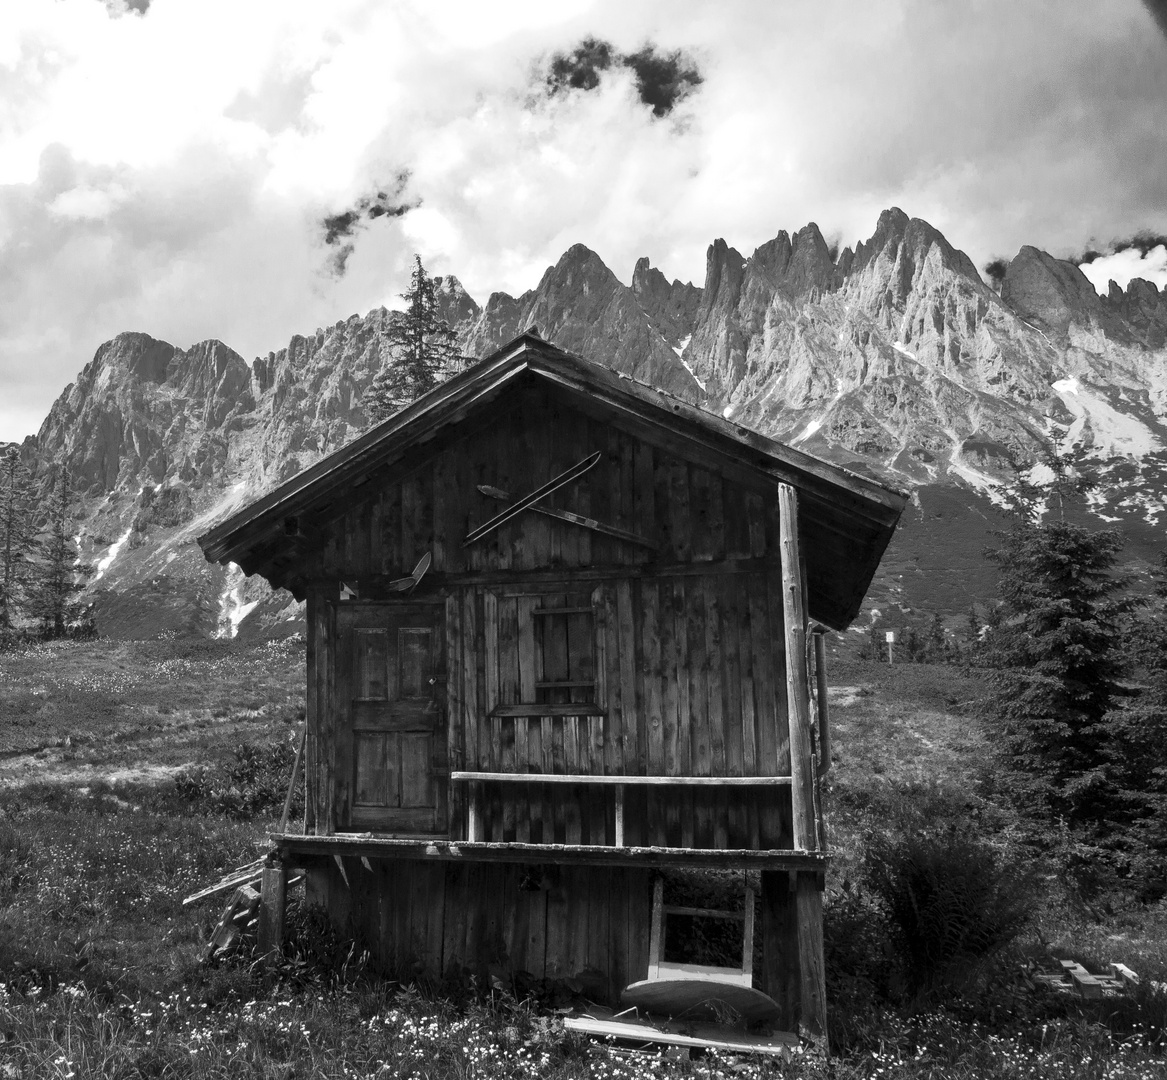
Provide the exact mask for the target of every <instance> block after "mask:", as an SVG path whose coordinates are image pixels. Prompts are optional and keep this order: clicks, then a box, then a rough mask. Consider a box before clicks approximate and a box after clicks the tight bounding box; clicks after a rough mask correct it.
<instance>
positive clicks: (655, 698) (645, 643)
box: [638, 581, 665, 773]
mask: <svg viewBox="0 0 1167 1080" xmlns="http://www.w3.org/2000/svg"><path fill="white" fill-rule="evenodd" d="M639 593H640V611H639V613H638V614H639V618H640V662H641V672H640V677H641V679H642V681H643V685H644V706H643V710H642V712H641V720H642V722H643V723H644V724H645V725H646V727H647V739H646V743H647V750H648V763H647V764H648V769H647V771H648V772H649V773H661V772H663V771H664V768H665V742H664V737H665V732H664V725H663V723H662V701H661V690H662V678H663V676H664V672H663V670H662V656H661V639H660V612H661V610H662V608H661V604H660V600H659V592H658V585H657V582H655V581H643V582H640V583H639Z"/></svg>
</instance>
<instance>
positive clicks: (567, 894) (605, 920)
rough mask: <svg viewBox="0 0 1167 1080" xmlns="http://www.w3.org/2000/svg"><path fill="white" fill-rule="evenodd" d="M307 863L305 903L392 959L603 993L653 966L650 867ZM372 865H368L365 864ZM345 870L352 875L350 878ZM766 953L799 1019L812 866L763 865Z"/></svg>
mask: <svg viewBox="0 0 1167 1080" xmlns="http://www.w3.org/2000/svg"><path fill="white" fill-rule="evenodd" d="M343 863H344V875H343V876H342V874H341V872H340V870H339V868H338V867H337V865H336V864H335V863H334V862H330V863H325V864H321V865H319V866H317V867H315V868H311V869H309V872H308V893H307V898H308V902H309V903H312V904H318V905H321V906H323V907H325V908H326V909H327V910H328V912H329V913H330V915H331V916H332V919H333V921H334V922H335V923H336V925H337V926H338V928H340V929H342V930H344V931H349V932H352V933H354V934H355V935H356V936H358V937H359V939H360V940H361V941H362V942H363V943H364V944H365V945H367V946H368V947H369V948H370V950H371V951H372V952H373V953H374V955H375V956H376V957H377V959H378V961H379V962H380V963H381V964H382V965H384V966H385V967H386V969H388V970H405V971H408V972H410V973H411V974H412V973H417V974H424V975H425V976H426V977H428V978H432V979H440V978H443V977H451V978H453V979H457V980H463V981H464V980H465V979H466V978H467V977H468V976H469V975H475V976H477V977H478V979H479V982H480V985H485V984H486V981H487V980H488V979H489V977H490V975H491V974H498V973H499V972H503V973H506V974H507V976H508V977H509V976H511V975H515V974H519V973H524V974H525V975H526V976H529V977H531V978H534V979H552V980H554V979H574V980H576V981H577V982H578V983H580V984H581V985H582V987H583V992H584V993H585V994H586V996H587V997H588V998H590V999H591V1000H593V1001H595V1002H596V1003H597V1004H607V1005H615V1004H616V1003H617V1002H618V1001H619V998H620V992H621V991H622V990H623V989H624V987H625V986H627V985H628V984H629V983H631V982H635V981H636V980H638V979H643V978H645V977H646V975H647V973H648V948H649V935H650V930H651V924H652V890H653V881H654V877H655V873H656V872H655V871H653V870H651V869H649V868H647V867H631V868H615V867H586V866H570V865H558V866H554V865H550V866H532V865H519V864H506V863H462V862H442V861H432V862H431V861H415V860H388V859H378V860H370V861H369V862H368V865H367V866H366V865H365V863H364V862H363V861H362V860H361V859H358V858H354V857H351V856H347V857H344V859H343ZM370 868H371V869H370ZM345 878H347V883H346V880H345ZM761 885H762V890H761V914H762V919H761V924H760V930H761V938H762V954H763V962H762V965H761V966H760V968H756V969H755V976H754V980H755V984H756V985H757V986H758V987H759V989H762V990H764V991H765V992H766V993H768V994H769V995H770V996H771V997H772V998H774V1000H775V1001H776V1002H777V1003H778V1007H779V1027H780V1028H782V1029H783V1030H787V1031H797V1030H799V1019H800V1000H801V997H802V993H803V991H802V989H801V985H800V984H801V981H802V980H801V977H800V975H801V964H800V958H799V932H798V923H799V914H798V908H797V904H796V898H797V896H798V892H799V889H800V888H803V889H804V891H805V888H809V889H811V890H814V888H815V881H814V874H813V873H811V874H805V873H799V874H796V873H791V872H787V871H780V872H779V871H767V872H764V873H763V874H762V875H761Z"/></svg>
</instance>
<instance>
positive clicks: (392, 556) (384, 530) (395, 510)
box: [374, 481, 416, 578]
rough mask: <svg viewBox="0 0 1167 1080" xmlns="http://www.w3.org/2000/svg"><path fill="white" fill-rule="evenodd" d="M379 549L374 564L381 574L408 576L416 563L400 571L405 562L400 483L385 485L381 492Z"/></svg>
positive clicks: (393, 576)
mask: <svg viewBox="0 0 1167 1080" xmlns="http://www.w3.org/2000/svg"><path fill="white" fill-rule="evenodd" d="M380 501H381V507H382V508H381V547H380V551H379V552H378V553H377V558H376V559H375V560H374V562H376V563H378V564H379V565H380V567H381V572H382V573H383V574H387V575H388V576H389V577H390V578H398V577H402V576H404V574H408V573H409V571H410V570H412V569H413V567H414V566H415V565H416V561H415V562H414V563H411V564H410V565H409V568H408V569H406V570H404V571H403V570H402V565H403V563H404V562H405V560H404V559H403V558H402V555H401V483H400V481H394V482H392V483H389V484H386V485H385V487H384V488H383V489H382V490H381V496H380Z"/></svg>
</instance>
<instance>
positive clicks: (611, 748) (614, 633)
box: [592, 584, 624, 774]
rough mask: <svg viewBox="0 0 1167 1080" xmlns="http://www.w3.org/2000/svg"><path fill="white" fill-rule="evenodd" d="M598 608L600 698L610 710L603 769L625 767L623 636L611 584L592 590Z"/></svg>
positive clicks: (604, 727) (604, 733)
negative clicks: (621, 685) (621, 675)
mask: <svg viewBox="0 0 1167 1080" xmlns="http://www.w3.org/2000/svg"><path fill="white" fill-rule="evenodd" d="M592 605H593V606H594V608H595V611H596V700H597V701H598V702H600V703H601V704H602V705H603V706H604V708H605V709H606V710H607V715H606V716H604V717H602V718H601V726H602V743H603V745H602V750H601V757H600V762H601V767H600V770H599V771H600V772H604V773H609V774H618V773H621V772H623V771H624V761H623V755H622V752H621V751H622V732H623V719H624V717H623V712H624V708H623V703H622V702H621V699H620V662H619V654H620V639H619V633H620V628H619V624H618V623H617V621H616V594H615V590H614V589H613V588H612V586H611V585H607V584H604V585H599V586H597V587H596V589H595V590H594V591H593V592H592Z"/></svg>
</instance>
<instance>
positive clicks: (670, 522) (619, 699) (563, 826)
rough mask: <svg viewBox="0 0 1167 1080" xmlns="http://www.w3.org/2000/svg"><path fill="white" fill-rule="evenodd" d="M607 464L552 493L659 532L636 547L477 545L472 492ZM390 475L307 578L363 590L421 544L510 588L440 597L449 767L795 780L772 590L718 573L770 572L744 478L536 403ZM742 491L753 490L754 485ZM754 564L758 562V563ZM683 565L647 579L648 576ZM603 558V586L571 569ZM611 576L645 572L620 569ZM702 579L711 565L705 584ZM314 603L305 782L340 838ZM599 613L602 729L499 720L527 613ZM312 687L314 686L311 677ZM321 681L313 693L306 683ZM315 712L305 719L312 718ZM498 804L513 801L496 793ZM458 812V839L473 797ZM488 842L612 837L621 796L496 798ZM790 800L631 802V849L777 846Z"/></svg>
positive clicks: (325, 618)
mask: <svg viewBox="0 0 1167 1080" xmlns="http://www.w3.org/2000/svg"><path fill="white" fill-rule="evenodd" d="M597 450H598V451H599V452H600V454H601V458H600V461H599V463H598V464H597V465H596V466H595V468H593V469H592V470H591V471H589V472H588V473H587V474H586V475H585V477H583V478H582V479H581V480H580V481H579V482H577V483H574V484H572V485H570V486H569V487H567V488H565V489H563V491H562V492H559V493H557V494H556V495H555V496H554V497H553V498H552V500H551V501H552V504H553V505H557V506H559V507H561V508H563V509H568V510H573V511H576V512H579V513H584V514H591V515H593V516H595V517H597V518H599V519H601V520H604V521H606V522H609V523H611V524H613V525H616V526H619V527H620V528H623V529H627V530H631V531H633V532H636V533H638V534H640V535H643V536H645V537H647V538H649V539H651V540H652V541H653V542H654V543H655V544H656V545H657V546H658V547H657V551H656V552H655V553H653V552H652V551H650V550H649V549H648V548H645V547H642V546H638V545H634V544H630V543H627V542H625V541H622V540H618V539H614V538H611V537H607V536H603V535H599V534H596V533H592V532H590V531H588V530H585V529H582V528H580V527H579V526H576V525H572V524H568V523H564V522H561V521H557V520H553V519H551V518H548V517H545V516H542V515H539V514H535V513H524V514H521V515H519V516H518V517H516V518H515V519H514V520H512V521H511V522H509V523H507V524H505V525H504V526H502V527H501V528H499V529H497V530H496V531H495V532H494V533H492V534H490V535H489V536H488V537H486V538H485V539H484V540H482V541H480V542H477V543H475V544H473V545H471V546H470V547H469V548H466V547H463V544H462V541H463V538H464V537H465V535H466V533H467V532H468V531H469V530H470V529H471V528H473V527H475V526H477V525H478V524H481V523H482V522H483V521H485V520H486V519H487V518H489V517H490V516H492V515H493V514H495V513H496V512H497V510H498V509H499V507H500V504H499V503H498V502H496V501H494V500H491V499H489V498H487V497H486V496H483V495H481V494H480V493H479V492H478V491H477V489H476V485H478V484H490V485H493V486H496V487H500V488H503V489H504V490H507V491H509V492H511V493H512V494H516V495H518V494H522V493H525V492H528V491H530V490H532V489H534V488H536V487H538V486H539V485H540V484H542V483H544V482H546V481H547V480H548V479H549V478H550V477H551V476H553V475H555V474H557V473H558V472H560V471H562V470H563V469H565V468H567V467H568V466H570V465H571V464H573V463H575V462H577V461H579V460H581V459H582V458H584V457H586V456H587V455H589V454H590V453H593V452H595V451H597ZM410 470H411V471H407V472H406V473H405V474H404V475H400V476H395V477H394V478H392V480H391V481H385V480H383V479H379V478H377V477H372V478H370V479H369V480H368V481H367V492H368V494H367V496H366V497H365V498H364V499H363V500H362V495H363V494H364V493H365V490H366V488H365V486H361V487H358V488H356V489H355V490H354V491H353V493H352V495H353V498H352V502H351V506H350V509H349V510H348V511H346V513H345V514H344V515H343V516H342V517H341V518H339V519H337V521H336V522H335V523H334V525H333V526H331V527H330V528H329V530H328V531H327V533H326V535H325V537H324V539H323V542H322V543H321V544H320V546H319V548H318V549H317V551H316V555H315V564H314V568H313V569H312V571H311V576H313V577H314V578H315V579H316V580H318V581H330V582H338V581H342V580H343V581H346V582H350V583H359V582H360V581H361V579H362V578H366V577H367V578H381V579H382V580H383V579H384V578H385V577H395V576H400V575H402V574H404V573H406V572H408V571H409V570H410V569H411V568H412V567H413V566H414V564H415V563H416V562H417V561H418V559H419V558H421V556H422V555H423V554H424V553H425V552H426V551H429V552H431V553H432V556H433V565H432V569H431V574H432V575H433V576H432V577H431V579H430V580H431V582H434V581H437V580H440V578H439V575H457V574H471V573H478V572H493V573H494V574H495V575H502V576H504V577H505V576H509V575H513V577H512V578H511V582H512V583H511V584H505V585H500V584H491V585H489V586H486V585H466V586H461V587H453V588H450V589H449V590H448V592H447V596H446V606H445V622H446V635H447V637H446V640H447V646H448V647H447V672H446V675H447V692H448V701H449V710H450V713H449V715H450V731H449V745H448V759H449V761H450V765H451V767H452V768H468V769H475V768H478V769H490V770H503V771H510V770H512V769H514V770H517V771H529V772H535V771H550V772H574V771H579V772H584V773H610V774H621V773H624V774H633V775H635V774H645V773H649V774H662V775H687V774H696V775H710V776H717V775H728V776H734V775H754V774H763V775H769V774H780V775H784V774H787V773H788V772H789V751H788V738H787V730H788V729H787V722H786V708H785V693H784V682H783V674H782V664H783V657H782V640H783V635H782V632H781V625H782V624H781V618H782V617H781V596H780V589H779V588H778V587H777V586H776V585H775V582H774V581H773V580H771V575H770V574H769V573H766V572H763V571H756V572H749V573H740V572H729V571H731V570H733V569H734V567H733V565H732V564H730V563H729V562H728V561H729V560H754V561H752V562H751V563H750V564H749V565H750V566H752V567H754V568H757V567H758V566H759V565H763V566H765V565H766V564H767V561H768V560H773V564H774V567H775V569H776V566H777V560H778V539H777V538H778V521H777V507H776V505H775V504H774V503H773V502H772V501H771V498H770V495H768V494H767V492H766V490H765V489H764V488H759V487H753V486H750V485H749V483H748V481H749V480H750V477H749V476H747V475H733V476H723V475H720V474H719V473H717V472H715V471H713V470H712V469H711V468H707V467H705V466H704V465H703V464H701V463H700V462H698V461H687V460H683V459H681V458H680V457H677V456H676V455H675V454H673V453H671V452H669V451H667V450H665V449H662V448H661V447H657V446H652V445H649V444H647V443H646V442H644V441H643V440H641V439H640V438H638V437H637V436H635V435H633V434H631V433H629V432H627V431H624V430H622V429H620V428H617V427H614V426H613V425H611V424H610V423H606V422H602V421H600V420H598V419H594V418H592V417H589V416H587V415H585V414H584V413H582V412H580V411H579V410H578V409H567V408H564V407H562V406H561V405H559V404H558V403H557V402H556V400H555V398H554V396H553V395H551V394H549V393H548V392H547V391H546V390H545V389H540V390H534V391H530V392H528V393H527V394H526V396H525V397H522V398H521V399H520V400H519V402H518V404H517V405H516V406H515V407H514V408H512V409H510V410H509V411H507V412H504V413H500V414H499V415H498V416H496V417H493V418H492V420H491V423H490V424H489V425H485V426H480V427H479V428H477V429H476V430H474V431H471V432H470V433H468V434H465V435H463V436H462V437H460V438H459V439H458V440H457V441H455V442H452V443H448V444H446V445H444V446H437V444H435V450H434V451H433V452H432V453H430V454H429V456H428V457H425V458H423V459H418V460H416V461H415V462H414V463H413V464H412V465H411V466H410ZM754 480H755V481H757V482H758V483H761V481H760V480H758V479H757V478H756V477H755V478H754ZM757 560H761V564H760V563H759V562H758V561H757ZM653 563H656V564H665V565H669V564H671V565H673V566H676V565H677V564H678V563H683V564H689V566H688V570H687V572H686V573H683V574H680V573H674V574H672V575H671V576H652V575H651V564H653ZM597 566H598V567H605V568H607V569H608V572H609V573H612V572H614V574H615V576H613V577H611V578H609V579H608V580H606V581H604V582H603V583H602V584H600V585H599V586H598V587H597V586H596V585H595V583H594V582H593V583H588V584H584V583H581V582H573V581H572V580H571V571H572V570H575V569H586V568H588V567H597ZM623 566H635V567H636V568H637V572H638V575H643V576H636V577H628V578H620V577H619V576H618V575H619V570H620V568H621V567H623ZM703 566H708V572H704V573H703V572H701V569H702V567H703ZM548 569H551V570H556V569H559V570H562V571H564V578H563V580H562V582H561V583H560V584H559V585H558V586H557V587H551V588H546V589H536V588H534V587H531V586H529V585H526V584H524V583H523V578H524V575H525V574H526V573H527V572H528V571H536V570H548ZM315 595H316V599H315V601H314V606H313V610H312V613H311V614H310V621H311V625H312V635H313V638H314V646H313V653H312V657H313V658H312V661H311V665H310V668H311V670H310V671H309V699H310V705H309V708H310V710H312V708H313V706H312V704H311V703H312V702H313V701H314V702H315V703H316V705H315V711H314V713H310V729H311V732H312V734H311V736H310V738H309V754H308V765H309V775H310V776H311V777H313V782H314V786H315V795H314V797H313V798H312V800H311V801H312V807H313V809H312V810H311V811H310V814H311V815H314V818H315V822H316V829H317V831H319V832H330V831H332V829H333V827H334V826H333V815H332V812H331V808H333V807H335V806H336V799H337V795H338V793H339V792H342V790H343V788H344V784H343V783H342V782H341V781H340V780H339V779H338V778H337V777H336V776H335V775H334V773H333V771H332V769H331V767H330V762H331V755H330V752H329V751H330V748H333V747H335V745H336V740H337V738H338V737H339V733H338V732H336V731H335V730H334V728H335V717H336V705H335V700H336V699H335V692H336V680H337V678H338V674H337V673H338V672H343V671H346V670H348V668H347V667H346V665H348V664H350V663H351V661H350V660H348V659H345V658H337V657H335V656H334V655H333V650H334V649H335V644H336V627H337V623H336V613H337V606H338V604H342V603H343V602H340V601H338V600H337V599H336V589H335V587H330V592H329V593H328V594H327V598H326V593H325V592H324V591H323V587H322V591H320V592H319V593H318V594H315ZM540 605H551V606H560V605H563V606H591V607H592V608H593V610H594V612H595V646H594V660H593V662H594V665H595V671H594V675H595V685H596V688H595V696H596V703H597V704H599V705H600V706H601V707H602V709H603V710H604V715H602V716H579V717H562V716H559V717H547V716H539V715H535V716H530V717H521V718H519V717H509V716H508V717H491V716H490V715H489V714H490V712H491V710H492V709H493V708H494V707H495V705H497V704H515V703H522V702H532V701H534V700H535V698H536V694H535V688H534V683H535V681H537V678H536V677H537V673H536V671H535V669H534V665H533V662H532V660H531V658H532V656H533V653H532V649H533V648H534V641H533V634H534V630H533V617H532V611H533V610H534V608H535V607H536V606H540ZM313 680H315V682H313ZM314 685H315V689H313V686H314ZM313 716H314V719H313ZM504 791H506V792H508V793H506V794H504ZM451 795H452V799H451V803H450V820H451V830H452V834H453V835H454V836H461V835H463V833H462V830H463V829H464V825H465V817H466V811H465V796H466V791H465V789H464V787H462V788H455V789H454V790H453V791H452V792H451ZM486 804H487V805H486V808H485V809H486V813H485V820H486V824H487V830H488V831H487V837H488V838H490V839H508V840H509V839H515V840H526V839H530V840H532V841H539V840H548V841H550V840H555V841H557V842H569V843H570V842H611V841H612V839H613V837H614V810H613V793H612V792H611V791H605V790H597V789H594V788H589V787H585V786H580V787H578V788H571V789H566V790H564V789H562V788H560V787H557V788H556V789H555V790H554V791H549V790H545V789H543V788H532V787H514V788H509V789H503V788H502V787H500V786H499V785H490V786H488V788H487V798H486ZM790 834H791V829H790V793H789V789H783V788H778V789H772V790H767V791H760V790H758V789H750V788H747V789H741V790H737V791H732V792H726V791H717V790H708V791H705V790H700V789H697V790H694V789H687V790H686V789H668V790H656V791H651V792H650V791H647V790H645V789H643V788H640V789H637V788H631V789H629V790H628V801H627V803H626V842H627V843H630V844H639V843H653V844H657V843H661V844H669V845H683V846H699V847H714V848H723V847H757V846H763V847H787V846H790V843H791V839H790Z"/></svg>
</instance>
